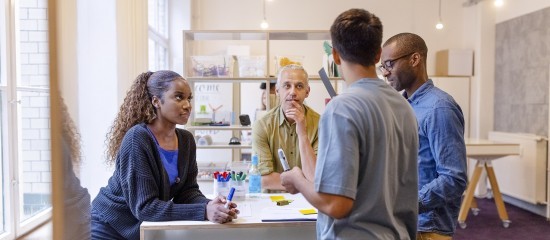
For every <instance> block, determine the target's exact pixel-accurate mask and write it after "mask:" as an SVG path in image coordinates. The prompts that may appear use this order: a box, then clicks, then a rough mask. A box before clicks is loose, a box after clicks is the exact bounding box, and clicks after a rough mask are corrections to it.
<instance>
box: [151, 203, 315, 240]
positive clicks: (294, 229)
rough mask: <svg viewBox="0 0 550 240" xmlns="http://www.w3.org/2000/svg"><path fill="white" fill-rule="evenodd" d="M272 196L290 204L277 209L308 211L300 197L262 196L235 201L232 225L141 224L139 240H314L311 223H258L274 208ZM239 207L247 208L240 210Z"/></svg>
mask: <svg viewBox="0 0 550 240" xmlns="http://www.w3.org/2000/svg"><path fill="white" fill-rule="evenodd" d="M273 195H282V196H284V197H285V198H286V199H292V200H294V201H293V202H292V203H290V204H289V205H287V206H283V207H281V208H285V207H291V208H311V205H310V204H309V203H308V202H307V201H306V200H305V198H304V197H303V196H302V195H301V194H296V195H291V194H262V197H261V198H260V199H249V198H247V199H246V200H240V201H239V200H235V201H234V202H236V203H237V205H238V207H237V208H239V210H240V211H241V214H239V218H238V219H235V220H233V222H230V223H226V224H218V223H212V222H209V221H169V222H143V223H142V224H141V227H140V236H141V238H140V239H141V240H150V239H262V240H268V239H315V238H316V231H315V225H316V222H315V221H287V222H262V210H263V209H264V208H273V207H278V206H276V203H275V202H272V201H271V200H270V198H269V196H273ZM241 206H249V207H248V208H247V209H246V208H242V209H241ZM241 215H242V216H241Z"/></svg>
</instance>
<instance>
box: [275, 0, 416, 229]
mask: <svg viewBox="0 0 550 240" xmlns="http://www.w3.org/2000/svg"><path fill="white" fill-rule="evenodd" d="M331 36H332V42H333V45H334V48H333V54H334V62H335V63H336V64H338V65H339V66H340V68H339V69H341V70H342V76H344V80H345V81H346V84H347V86H348V88H347V89H346V91H345V92H344V93H342V94H340V95H338V96H337V97H335V98H334V99H333V100H332V101H331V102H330V103H329V104H328V105H327V108H326V110H325V112H324V113H323V115H322V116H321V122H320V125H319V147H318V155H317V156H318V159H317V165H316V170H315V182H314V183H312V182H310V181H308V180H307V179H306V178H305V177H304V175H303V173H302V172H301V170H300V169H299V168H297V167H295V168H293V169H292V170H291V171H289V172H285V173H283V174H282V175H281V181H282V185H283V186H284V187H285V188H286V189H287V191H289V192H290V193H297V192H301V193H302V194H303V195H304V197H305V198H306V199H307V200H308V201H309V202H310V203H311V204H312V205H313V206H314V207H316V208H317V209H318V210H319V217H318V219H317V238H318V239H415V237H416V225H417V216H418V203H417V198H418V186H417V183H418V177H417V176H418V173H417V164H416V163H417V161H416V158H417V154H418V132H417V125H416V118H415V116H414V113H413V110H412V109H411V107H410V105H409V104H408V103H407V102H406V101H405V99H403V97H402V96H401V95H399V93H397V92H396V91H395V90H394V89H393V88H391V87H390V86H389V85H387V84H386V83H384V82H383V81H382V80H380V79H378V78H377V76H376V71H375V66H374V65H375V63H376V62H378V61H379V59H380V52H381V48H380V45H381V42H382V24H381V23H380V20H379V19H378V18H377V17H376V16H374V15H373V14H371V13H369V12H367V11H365V10H362V9H350V10H348V11H346V12H344V13H342V14H340V15H339V16H338V17H337V18H336V20H335V21H334V24H333V25H332V27H331Z"/></svg>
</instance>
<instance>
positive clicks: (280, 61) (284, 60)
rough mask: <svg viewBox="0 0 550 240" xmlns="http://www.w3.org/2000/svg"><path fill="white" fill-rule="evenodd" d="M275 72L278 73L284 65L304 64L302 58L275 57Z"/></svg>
mask: <svg viewBox="0 0 550 240" xmlns="http://www.w3.org/2000/svg"><path fill="white" fill-rule="evenodd" d="M275 61H276V63H275V64H276V70H277V73H279V70H280V69H281V68H283V67H284V66H286V65H290V64H295V65H302V63H303V62H304V56H276V57H275Z"/></svg>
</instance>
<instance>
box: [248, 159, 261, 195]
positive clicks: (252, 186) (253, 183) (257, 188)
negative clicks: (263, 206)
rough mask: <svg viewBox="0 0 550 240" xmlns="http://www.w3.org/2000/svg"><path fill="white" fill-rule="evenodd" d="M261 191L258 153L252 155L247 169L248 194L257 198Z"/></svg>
mask: <svg viewBox="0 0 550 240" xmlns="http://www.w3.org/2000/svg"><path fill="white" fill-rule="evenodd" d="M261 193H262V174H261V173H260V170H258V155H256V154H254V155H252V164H251V165H250V170H248V196H249V197H251V198H259V197H260V194H261Z"/></svg>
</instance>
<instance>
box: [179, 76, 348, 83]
mask: <svg viewBox="0 0 550 240" xmlns="http://www.w3.org/2000/svg"><path fill="white" fill-rule="evenodd" d="M186 79H187V81H192V82H228V83H232V82H265V81H270V82H275V81H277V77H244V78H232V77H231V78H230V77H187V78H186ZM329 79H330V80H331V81H337V80H342V78H340V77H330V78H329ZM309 80H310V81H320V80H321V78H320V77H319V76H318V75H310V76H309Z"/></svg>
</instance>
